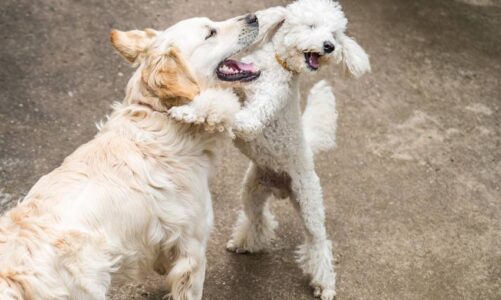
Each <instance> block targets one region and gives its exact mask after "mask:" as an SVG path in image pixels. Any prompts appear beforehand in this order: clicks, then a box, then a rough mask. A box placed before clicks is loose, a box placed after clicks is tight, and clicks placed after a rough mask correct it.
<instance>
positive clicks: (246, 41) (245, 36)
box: [238, 14, 259, 47]
mask: <svg viewBox="0 0 501 300" xmlns="http://www.w3.org/2000/svg"><path fill="white" fill-rule="evenodd" d="M241 20H242V21H244V22H245V25H244V26H243V28H242V31H241V32H240V34H239V35H238V44H239V45H241V46H243V47H247V46H249V45H250V44H251V43H252V42H254V40H255V39H256V38H257V35H258V34H259V20H258V18H257V17H256V15H255V14H248V15H247V16H245V17H244V18H242V19H241Z"/></svg>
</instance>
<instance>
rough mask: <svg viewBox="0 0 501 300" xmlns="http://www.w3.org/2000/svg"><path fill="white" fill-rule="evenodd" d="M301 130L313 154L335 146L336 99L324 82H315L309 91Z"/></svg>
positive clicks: (327, 84)
mask: <svg viewBox="0 0 501 300" xmlns="http://www.w3.org/2000/svg"><path fill="white" fill-rule="evenodd" d="M303 128H304V133H305V136H306V140H307V141H308V144H309V145H310V147H311V149H312V150H313V153H318V152H321V151H327V150H330V149H332V148H334V147H335V146H336V128H337V110H336V97H335V96H334V93H333V92H332V88H331V86H330V85H329V83H328V82H327V81H325V80H321V81H319V82H317V83H316V84H315V85H314V86H313V87H312V88H311V90H310V94H309V95H308V103H307V104H306V109H305V111H304V113H303Z"/></svg>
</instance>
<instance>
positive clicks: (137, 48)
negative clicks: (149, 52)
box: [110, 28, 158, 63]
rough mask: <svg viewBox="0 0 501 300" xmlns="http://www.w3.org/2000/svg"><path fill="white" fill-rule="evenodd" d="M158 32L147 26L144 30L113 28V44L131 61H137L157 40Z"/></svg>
mask: <svg viewBox="0 0 501 300" xmlns="http://www.w3.org/2000/svg"><path fill="white" fill-rule="evenodd" d="M157 35H158V32H157V31H155V30H153V29H150V28H147V29H145V30H144V31H142V30H131V31H120V30H112V31H111V33H110V40H111V44H112V45H113V47H115V49H116V50H117V51H118V53H120V55H122V56H123V57H125V58H126V59H127V60H128V61H129V62H131V63H135V62H136V60H137V58H138V57H139V55H140V54H141V53H142V52H144V51H145V49H146V48H147V47H148V46H150V45H151V44H152V43H153V41H154V40H155V38H156V36H157Z"/></svg>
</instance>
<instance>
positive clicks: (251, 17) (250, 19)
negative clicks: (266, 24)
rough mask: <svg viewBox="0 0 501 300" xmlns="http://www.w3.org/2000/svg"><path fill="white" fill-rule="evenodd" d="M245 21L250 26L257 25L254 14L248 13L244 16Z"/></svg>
mask: <svg viewBox="0 0 501 300" xmlns="http://www.w3.org/2000/svg"><path fill="white" fill-rule="evenodd" d="M245 22H247V24H249V25H251V26H258V25H259V24H258V22H257V17H256V15H255V14H248V15H247V16H246V17H245Z"/></svg>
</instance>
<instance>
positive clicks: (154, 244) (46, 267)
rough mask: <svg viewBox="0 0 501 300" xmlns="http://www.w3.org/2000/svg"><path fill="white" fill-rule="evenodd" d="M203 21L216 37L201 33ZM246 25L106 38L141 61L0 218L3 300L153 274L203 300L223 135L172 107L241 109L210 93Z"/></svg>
mask: <svg viewBox="0 0 501 300" xmlns="http://www.w3.org/2000/svg"><path fill="white" fill-rule="evenodd" d="M210 27H215V28H218V30H219V37H218V39H214V40H207V39H206V36H207V32H208V28H210ZM244 29H245V30H244ZM251 31H252V30H249V29H248V28H246V24H245V22H244V21H242V20H241V19H240V18H235V19H231V20H228V21H225V22H212V21H210V20H208V19H204V18H196V19H190V20H185V21H182V22H180V23H178V24H176V25H174V26H173V27H171V28H169V29H168V30H166V31H163V32H157V31H154V30H146V31H131V32H121V31H114V32H113V33H112V42H113V45H114V46H115V47H116V49H117V50H118V51H119V52H120V54H122V55H123V56H124V57H125V58H126V59H128V60H129V61H131V62H133V63H134V64H136V65H137V66H138V69H137V71H136V73H135V74H134V75H133V77H132V78H131V79H130V81H129V84H128V88H127V95H126V97H125V100H124V102H123V103H120V104H115V105H114V106H113V112H112V113H111V115H110V116H109V117H108V120H107V121H106V122H104V123H103V124H102V125H101V126H100V129H99V133H98V134H97V135H96V136H95V138H94V139H93V140H91V141H90V142H88V143H86V144H84V145H82V146H80V147H79V148H78V149H77V150H76V151H75V152H74V153H73V154H71V155H70V156H68V157H67V158H66V159H65V160H64V162H63V163H62V165H61V166H60V167H58V168H57V169H55V170H54V171H52V172H51V173H49V174H47V175H45V176H43V177H42V178H41V179H40V180H39V181H38V182H37V183H36V184H35V186H34V187H33V188H32V189H31V190H30V192H29V193H28V195H27V196H26V197H25V198H24V200H22V201H21V202H20V203H19V204H18V205H17V206H16V207H15V208H13V209H12V210H10V211H9V212H7V213H6V214H5V215H4V216H3V217H1V218H0V299H2V300H10V299H12V300H13V299H33V300H38V299H43V300H55V299H105V298H106V293H107V290H108V289H109V287H110V286H111V284H116V283H123V282H126V281H129V280H134V279H137V278H140V277H141V276H142V275H144V274H145V273H148V272H150V271H152V270H156V271H157V272H159V273H163V274H166V286H167V288H168V289H169V290H170V296H171V297H172V298H173V299H182V300H191V299H201V297H202V289H203V283H204V277H205V267H206V258H205V250H206V243H207V240H208V238H209V233H210V230H211V227H212V222H213V213H212V205H211V196H210V192H209V187H208V178H209V175H210V173H211V170H212V164H213V162H214V158H215V156H216V155H217V149H218V148H220V143H221V142H223V140H224V137H225V136H227V134H225V133H219V131H216V132H215V133H213V132H211V131H214V130H206V129H205V128H204V127H203V126H201V125H192V124H184V123H180V122H178V121H176V120H174V119H172V118H171V117H170V116H169V111H168V110H169V109H170V108H175V107H176V105H178V104H182V103H187V102H190V101H194V102H196V103H203V106H202V105H201V106H199V107H200V109H201V110H203V111H204V112H205V114H204V118H206V119H207V120H210V122H211V123H212V124H213V125H214V127H215V128H229V127H230V126H231V122H232V119H233V116H234V114H235V113H236V112H237V111H238V110H239V109H240V105H239V103H238V99H237V97H236V96H235V95H234V94H233V93H232V92H231V91H228V90H222V89H215V88H212V87H213V86H214V85H215V83H216V82H215V80H214V78H213V74H214V70H215V68H216V66H217V64H218V63H219V61H221V60H223V59H224V58H226V57H227V56H229V55H231V54H233V53H235V52H238V51H239V50H241V49H243V48H244V47H245V46H247V45H248V44H249V43H250V42H251V41H252V39H253V38H246V33H249V32H251ZM256 34H257V33H255V32H254V33H253V34H252V35H253V36H254V37H255V36H256ZM206 52H208V53H210V54H209V55H208V54H205V53H206ZM200 90H201V91H202V92H201V93H200V94H199V95H198V96H195V95H197V94H198V93H199V91H200ZM192 97H195V98H194V99H192ZM173 114H174V115H175V110H174V111H173ZM209 129H211V128H209Z"/></svg>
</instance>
